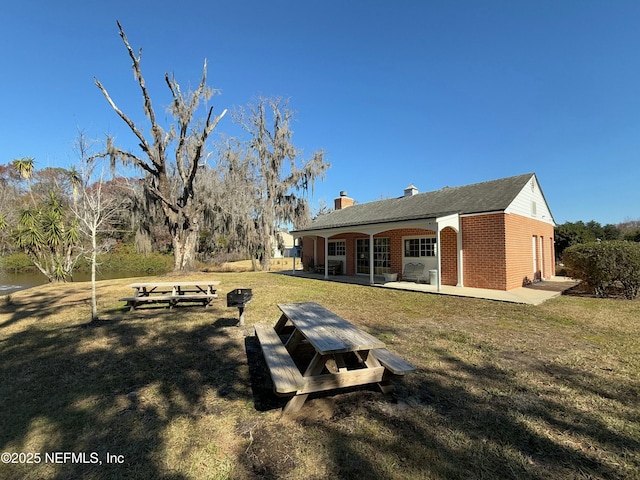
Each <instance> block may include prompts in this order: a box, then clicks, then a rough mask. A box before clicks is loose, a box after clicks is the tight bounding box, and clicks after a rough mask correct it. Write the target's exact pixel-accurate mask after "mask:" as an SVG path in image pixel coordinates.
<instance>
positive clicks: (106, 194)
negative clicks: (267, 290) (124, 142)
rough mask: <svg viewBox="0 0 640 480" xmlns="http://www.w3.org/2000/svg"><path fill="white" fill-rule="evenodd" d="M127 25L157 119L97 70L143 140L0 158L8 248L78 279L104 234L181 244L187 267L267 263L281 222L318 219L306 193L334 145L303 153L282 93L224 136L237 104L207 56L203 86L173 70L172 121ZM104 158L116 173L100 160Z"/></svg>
mask: <svg viewBox="0 0 640 480" xmlns="http://www.w3.org/2000/svg"><path fill="white" fill-rule="evenodd" d="M117 25H118V30H119V33H120V37H121V39H122V42H123V45H124V47H125V50H126V52H127V54H128V56H129V59H130V60H131V61H132V64H133V71H134V78H135V82H136V84H137V88H138V89H139V91H140V95H141V99H142V105H143V109H144V113H145V117H146V122H147V125H146V128H143V127H141V126H139V125H137V124H136V123H134V122H133V120H132V119H131V118H130V117H129V115H128V114H127V113H126V112H125V111H124V110H123V109H121V108H120V107H119V105H118V104H117V101H116V100H114V99H113V98H112V97H111V95H110V94H109V92H108V90H107V87H106V86H105V85H103V84H102V83H101V82H100V80H99V79H97V78H96V79H94V81H95V85H96V86H97V88H98V89H99V91H100V92H101V93H102V95H103V96H104V97H105V99H106V101H107V104H108V105H109V106H110V107H111V109H112V110H113V111H114V112H115V114H116V115H117V116H118V117H120V119H121V120H122V121H123V122H124V123H125V124H126V125H127V126H128V128H129V130H130V131H131V133H132V134H133V136H134V137H135V138H136V140H137V142H138V144H139V149H138V150H137V151H129V150H125V149H123V148H121V147H119V146H118V145H117V144H116V141H115V140H114V139H113V138H112V137H109V136H108V137H107V138H106V139H105V140H104V142H103V147H102V148H101V149H100V150H99V151H97V152H95V151H94V150H95V146H96V145H95V143H94V142H91V141H89V140H88V139H87V138H86V135H85V134H84V132H80V133H79V134H78V141H77V142H76V148H75V150H76V154H77V157H78V158H77V165H74V166H72V167H71V168H69V169H64V168H44V169H42V170H38V169H37V168H36V161H35V159H33V158H31V157H25V158H19V159H14V160H13V161H11V162H9V163H7V164H5V165H0V200H2V201H1V202H0V205H2V207H0V253H1V254H6V253H9V252H12V251H16V250H18V251H22V252H24V253H26V254H27V255H28V256H29V257H30V259H31V260H32V261H33V262H34V264H35V265H36V266H37V267H38V269H39V270H40V271H41V272H42V273H44V274H45V275H47V277H48V278H49V279H50V280H51V281H57V280H66V279H68V278H70V276H71V273H72V270H73V266H74V264H75V263H76V262H77V260H78V258H80V256H81V255H83V254H86V252H87V251H93V252H94V253H95V252H96V251H99V250H100V249H101V248H104V247H101V246H99V245H98V243H99V242H98V240H99V241H100V242H102V243H101V245H102V244H103V243H105V242H107V243H108V242H111V243H129V244H133V245H135V246H136V248H137V249H138V251H140V252H146V251H150V250H156V251H166V252H171V253H172V254H173V256H174V271H177V272H185V271H190V270H192V269H193V268H194V267H195V261H196V258H197V255H200V256H203V257H206V256H211V255H215V254H221V253H231V252H236V253H237V252H239V253H240V254H241V255H244V256H246V257H250V258H252V259H253V260H254V266H256V267H257V266H258V262H259V263H260V264H261V267H262V268H263V269H267V270H268V269H269V267H270V260H271V255H272V251H271V250H272V241H273V239H276V240H277V239H278V232H279V231H280V229H281V228H284V227H288V226H293V227H294V228H302V227H304V226H305V225H306V224H307V223H308V222H309V221H310V219H311V216H310V209H309V206H308V202H307V199H306V195H307V193H308V192H309V191H312V190H313V186H314V183H315V181H316V180H318V179H321V178H324V174H325V172H326V170H327V168H329V164H328V163H327V162H326V160H325V155H324V153H323V152H322V151H316V152H314V153H313V154H312V155H311V156H310V157H309V158H306V159H305V158H302V152H301V151H300V150H299V149H297V148H296V147H295V146H294V144H293V141H292V135H293V131H292V130H291V123H292V121H293V119H294V112H293V110H292V109H291V108H290V107H289V102H288V101H287V100H284V99H282V98H274V97H269V98H265V97H260V98H257V99H256V100H255V101H254V102H253V103H251V104H249V105H248V106H247V107H243V108H236V109H235V110H234V111H233V112H232V113H231V115H230V117H231V121H232V122H234V123H235V124H237V125H239V126H240V127H241V128H242V131H243V132H244V133H243V135H241V136H236V137H223V136H220V140H218V141H217V142H213V141H212V134H213V132H214V130H215V129H216V128H217V127H218V125H219V124H220V122H221V121H222V119H223V118H224V117H225V116H227V115H226V114H227V110H226V109H225V110H223V111H222V112H221V113H219V114H215V113H214V108H213V106H208V103H209V100H210V99H211V98H212V97H213V96H214V94H215V93H216V91H215V90H214V89H212V88H211V87H209V86H208V85H207V64H206V61H205V63H204V66H203V72H202V76H201V79H200V82H199V84H198V86H197V88H196V89H195V90H194V91H188V92H183V90H182V88H181V86H180V84H179V83H178V82H177V80H176V79H175V78H174V77H173V76H170V75H168V74H165V84H166V86H167V88H168V91H169V98H170V105H169V107H168V112H169V113H170V115H171V118H172V120H171V121H170V123H169V125H163V124H162V122H161V121H160V120H159V119H160V118H162V117H163V116H164V115H157V113H156V110H155V108H154V107H153V103H152V101H151V95H150V93H149V91H148V89H147V87H146V82H145V79H144V77H143V74H142V62H141V51H138V52H137V53H136V52H135V51H134V49H133V48H132V47H131V45H130V43H129V41H128V39H127V36H126V34H125V31H124V29H123V28H122V26H121V25H120V23H118V24H117ZM145 132H148V133H145ZM104 164H108V165H109V168H108V170H109V172H110V178H109V180H105V178H106V174H105V172H104V169H102V170H101V171H100V172H98V169H97V168H96V166H98V165H104ZM121 166H133V167H135V168H136V169H137V171H138V172H139V175H136V176H135V177H134V178H131V177H129V178H125V177H123V176H118V175H117V172H118V170H119V168H120V167H121ZM98 192H99V193H100V195H99V196H98ZM98 199H99V200H98ZM280 241H281V240H280ZM87 244H91V245H92V246H91V247H88V246H87Z"/></svg>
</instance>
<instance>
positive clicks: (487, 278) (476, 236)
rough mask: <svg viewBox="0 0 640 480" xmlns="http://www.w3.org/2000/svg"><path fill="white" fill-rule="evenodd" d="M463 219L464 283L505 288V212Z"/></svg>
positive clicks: (465, 284)
mask: <svg viewBox="0 0 640 480" xmlns="http://www.w3.org/2000/svg"><path fill="white" fill-rule="evenodd" d="M461 220H462V249H463V262H462V265H463V269H464V286H465V287H476V288H493V289H497V290H506V282H505V276H506V254H505V249H506V246H505V225H504V214H502V213H496V214H489V215H475V216H470V217H462V219H461Z"/></svg>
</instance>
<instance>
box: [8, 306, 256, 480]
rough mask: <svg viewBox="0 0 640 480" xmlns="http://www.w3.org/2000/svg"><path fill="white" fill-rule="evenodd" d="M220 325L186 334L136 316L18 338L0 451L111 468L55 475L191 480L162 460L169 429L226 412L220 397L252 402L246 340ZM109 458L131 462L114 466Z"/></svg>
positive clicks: (19, 468) (58, 469)
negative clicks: (79, 455) (77, 457)
mask: <svg viewBox="0 0 640 480" xmlns="http://www.w3.org/2000/svg"><path fill="white" fill-rule="evenodd" d="M43 302H44V300H43ZM37 307H38V305H31V306H30V307H29V309H37ZM50 314H51V311H49V312H48V313H47V315H50ZM19 315H22V313H21V314H19ZM215 318H216V319H215V321H213V322H210V323H209V322H206V323H203V322H195V323H192V324H190V325H189V326H188V327H184V328H175V327H181V325H180V324H179V323H176V322H172V323H171V324H169V323H165V324H163V323H161V322H164V321H165V320H164V319H160V320H155V321H153V322H139V321H136V319H135V318H134V319H127V321H106V322H104V323H99V324H98V326H96V328H86V326H85V325H84V324H83V325H78V326H75V327H60V328H50V329H46V328H38V327H37V326H33V327H28V328H26V329H25V330H23V331H20V332H18V333H15V334H12V335H11V336H9V337H7V338H6V339H5V340H4V341H3V344H2V348H1V349H0V365H1V367H0V368H1V371H2V378H3V383H2V385H1V386H0V392H1V394H0V408H2V415H1V416H0V447H1V448H2V450H3V451H5V450H6V451H20V450H23V451H26V450H28V449H29V447H31V448H33V445H37V449H38V450H39V451H41V452H96V453H97V454H98V458H99V459H100V460H101V461H102V462H103V463H102V464H100V465H98V464H92V463H71V462H68V463H64V464H60V465H55V466H54V465H48V467H49V469H48V470H47V472H48V475H47V478H54V479H63V478H65V479H66V478H125V477H126V478H142V477H144V478H171V479H176V480H179V479H186V478H188V476H187V475H183V474H180V473H168V471H169V470H167V469H166V466H163V465H162V458H159V457H158V449H159V448H160V446H161V445H162V444H163V442H165V441H166V439H165V438H164V435H165V434H166V431H167V428H169V427H170V425H172V422H175V421H176V420H177V419H180V418H191V419H198V418H200V417H202V416H203V415H218V414H219V413H220V412H219V410H220V409H221V408H225V407H224V406H221V405H220V403H219V402H217V401H212V400H211V398H213V397H215V399H229V400H242V399H250V398H251V391H250V389H249V388H248V374H247V371H246V360H245V359H244V358H243V355H242V353H243V352H242V340H241V335H238V333H237V330H235V327H233V328H228V327H229V325H230V324H231V322H230V319H228V318H224V317H220V316H216V317H215ZM4 379H10V381H4ZM107 452H108V453H110V454H117V455H122V456H123V457H124V460H125V463H124V464H122V465H121V464H106V463H105V461H106V454H107ZM43 454H44V453H43ZM3 467H4V468H5V471H7V469H8V473H7V475H8V476H7V477H5V478H11V477H14V478H21V477H22V476H24V475H26V474H27V473H29V471H30V470H29V468H28V467H33V466H32V465H4V466H3ZM31 475H33V472H32V473H31Z"/></svg>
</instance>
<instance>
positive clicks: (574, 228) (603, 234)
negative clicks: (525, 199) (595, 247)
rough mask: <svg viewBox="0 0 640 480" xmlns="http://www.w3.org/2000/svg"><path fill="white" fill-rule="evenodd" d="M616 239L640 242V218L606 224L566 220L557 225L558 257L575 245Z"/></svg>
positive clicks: (556, 245)
mask: <svg viewBox="0 0 640 480" xmlns="http://www.w3.org/2000/svg"><path fill="white" fill-rule="evenodd" d="M615 240H627V241H630V242H640V220H627V221H625V222H622V223H619V224H617V225H614V224H610V223H609V224H606V225H604V226H603V225H602V224H600V223H599V222H596V221H595V220H591V221H588V222H584V221H582V220H580V221H577V222H565V223H563V224H561V225H557V226H556V227H555V253H556V259H558V260H560V259H561V258H562V255H563V253H564V251H565V250H566V249H567V248H569V247H571V246H573V245H579V244H584V243H591V242H601V241H615Z"/></svg>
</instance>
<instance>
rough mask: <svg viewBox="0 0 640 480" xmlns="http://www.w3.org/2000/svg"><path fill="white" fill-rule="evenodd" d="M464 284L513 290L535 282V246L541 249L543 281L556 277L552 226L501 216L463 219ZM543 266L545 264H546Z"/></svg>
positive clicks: (517, 216)
mask: <svg viewBox="0 0 640 480" xmlns="http://www.w3.org/2000/svg"><path fill="white" fill-rule="evenodd" d="M462 232H463V234H462V248H463V255H464V257H463V258H464V262H463V265H464V285H465V286H466V287H477V288H494V289H497V290H511V289H513V288H518V287H521V286H522V285H523V283H524V282H525V281H526V279H529V280H533V275H534V271H533V246H532V245H533V243H532V237H533V236H534V235H536V236H537V237H538V240H537V242H536V244H537V246H538V249H539V248H540V240H539V239H540V237H542V239H543V250H542V251H540V250H538V254H537V256H538V260H539V264H540V267H539V268H540V270H541V271H542V272H543V273H544V278H545V279H549V278H551V276H553V275H555V258H554V252H553V249H552V248H550V245H552V238H553V225H550V224H547V223H544V222H540V221H537V220H533V219H530V218H526V217H522V216H520V215H515V214H511V215H506V214H502V213H497V214H490V215H477V216H471V217H463V218H462ZM543 263H544V264H543Z"/></svg>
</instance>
